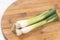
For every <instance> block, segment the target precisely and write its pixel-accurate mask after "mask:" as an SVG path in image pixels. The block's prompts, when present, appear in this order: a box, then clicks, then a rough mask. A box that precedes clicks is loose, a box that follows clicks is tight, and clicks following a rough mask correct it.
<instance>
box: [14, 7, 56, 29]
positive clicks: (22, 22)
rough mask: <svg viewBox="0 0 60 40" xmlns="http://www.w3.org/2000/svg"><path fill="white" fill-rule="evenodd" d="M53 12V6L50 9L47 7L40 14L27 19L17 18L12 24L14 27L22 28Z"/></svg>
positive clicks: (54, 11)
mask: <svg viewBox="0 0 60 40" xmlns="http://www.w3.org/2000/svg"><path fill="white" fill-rule="evenodd" d="M55 13H56V10H55V9H54V8H51V9H49V10H47V11H45V12H43V13H42V14H40V15H38V16H35V17H33V18H30V19H27V20H19V21H17V22H16V23H15V24H14V26H16V28H23V27H26V26H30V25H33V24H35V23H37V22H38V21H41V20H43V19H45V18H47V17H49V16H51V15H53V14H55Z"/></svg>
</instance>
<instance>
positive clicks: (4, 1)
mask: <svg viewBox="0 0 60 40" xmlns="http://www.w3.org/2000/svg"><path fill="white" fill-rule="evenodd" d="M15 1H16V0H0V40H6V39H5V38H4V36H3V34H2V31H1V19H2V16H3V14H4V12H5V11H6V9H7V8H8V7H9V6H10V5H11V4H12V3H13V2H15Z"/></svg>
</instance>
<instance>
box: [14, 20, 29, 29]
mask: <svg viewBox="0 0 60 40" xmlns="http://www.w3.org/2000/svg"><path fill="white" fill-rule="evenodd" d="M27 24H28V20H20V21H17V22H16V23H15V25H16V27H17V28H23V27H26V26H27Z"/></svg>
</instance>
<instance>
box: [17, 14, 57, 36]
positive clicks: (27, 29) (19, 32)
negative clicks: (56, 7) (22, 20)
mask: <svg viewBox="0 0 60 40" xmlns="http://www.w3.org/2000/svg"><path fill="white" fill-rule="evenodd" d="M57 19H58V16H57V14H53V15H51V16H50V17H48V18H47V19H45V20H43V21H41V22H38V23H36V24H33V25H30V26H27V27H24V28H22V29H16V34H17V35H18V36H19V35H22V34H25V33H28V32H30V31H31V30H34V29H36V28H38V27H41V26H42V25H44V24H47V23H50V22H53V21H56V20H57Z"/></svg>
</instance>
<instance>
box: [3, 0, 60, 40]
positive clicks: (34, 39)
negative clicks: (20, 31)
mask: <svg viewBox="0 0 60 40" xmlns="http://www.w3.org/2000/svg"><path fill="white" fill-rule="evenodd" d="M59 4H60V1H59V0H58V1H55V0H17V1H16V2H15V3H13V4H12V5H11V6H10V7H9V8H8V9H7V11H6V12H5V14H4V15H3V18H2V29H3V33H4V35H5V37H6V38H7V40H60V21H59V20H60V5H59ZM49 8H56V10H57V14H58V16H59V20H58V21H56V22H53V23H49V24H46V25H44V26H42V27H41V28H37V29H35V30H33V31H31V32H29V33H27V34H24V35H22V36H19V37H18V36H16V35H15V33H13V32H11V29H10V28H11V27H12V24H13V23H14V22H16V21H18V20H22V19H28V18H31V17H34V16H36V15H39V14H40V13H42V12H44V11H45V10H47V9H49Z"/></svg>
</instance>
